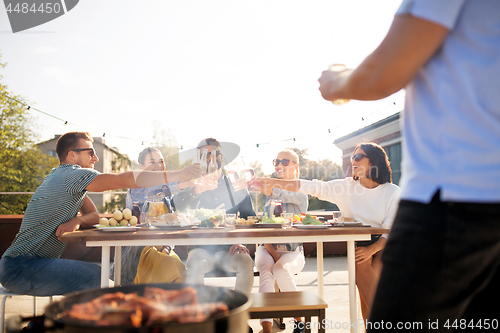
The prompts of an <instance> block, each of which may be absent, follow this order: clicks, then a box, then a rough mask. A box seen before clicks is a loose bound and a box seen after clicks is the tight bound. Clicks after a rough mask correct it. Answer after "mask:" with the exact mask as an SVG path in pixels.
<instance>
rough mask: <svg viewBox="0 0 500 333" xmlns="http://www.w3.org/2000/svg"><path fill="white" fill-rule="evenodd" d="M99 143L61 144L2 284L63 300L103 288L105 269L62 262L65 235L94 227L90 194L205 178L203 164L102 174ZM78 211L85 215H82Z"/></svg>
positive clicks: (76, 135)
mask: <svg viewBox="0 0 500 333" xmlns="http://www.w3.org/2000/svg"><path fill="white" fill-rule="evenodd" d="M92 142H93V139H92V137H91V136H90V134H89V133H87V132H69V133H66V134H64V135H62V136H61V137H60V138H59V139H58V141H57V144H56V152H57V155H58V157H59V160H60V163H61V164H60V165H59V166H58V167H57V168H54V169H53V170H52V172H51V173H50V174H49V175H48V176H47V177H46V178H45V180H44V182H43V183H42V184H41V185H40V186H39V187H38V189H37V190H36V192H35V193H34V194H33V196H32V198H31V200H30V202H29V204H28V207H27V209H26V212H25V214H24V217H23V221H22V223H21V228H20V230H19V232H18V234H17V235H16V237H15V239H14V241H13V242H12V245H11V246H10V247H9V248H8V249H7V250H6V251H5V253H4V254H3V257H2V259H1V260H0V283H1V284H2V285H3V286H4V287H5V288H7V289H8V290H10V291H12V292H15V293H18V294H24V295H34V296H49V295H60V294H66V293H70V292H74V291H77V290H82V289H87V288H97V287H99V285H100V270H101V269H100V267H99V266H98V265H95V264H93V263H88V262H83V261H76V260H68V259H60V258H59V257H60V256H61V254H62V252H63V251H64V248H65V247H66V243H63V242H61V241H60V240H59V236H61V235H62V234H64V233H65V232H72V231H75V230H78V229H80V228H82V229H83V228H91V227H92V226H93V225H94V224H96V223H99V213H98V212H97V209H96V207H95V205H94V203H93V202H92V200H91V199H90V198H89V197H88V196H87V191H92V192H102V191H105V190H112V189H120V188H138V187H150V186H155V185H160V184H164V183H167V182H172V181H176V180H186V179H191V178H197V177H200V176H201V169H200V167H199V166H197V165H190V166H188V167H186V168H184V169H182V170H179V171H130V172H125V173H120V174H106V173H99V172H98V171H96V170H94V169H93V168H94V164H95V163H96V162H97V161H98V160H99V158H98V157H97V155H96V154H95V151H94V148H93V145H92ZM78 212H80V213H81V215H77V214H78Z"/></svg>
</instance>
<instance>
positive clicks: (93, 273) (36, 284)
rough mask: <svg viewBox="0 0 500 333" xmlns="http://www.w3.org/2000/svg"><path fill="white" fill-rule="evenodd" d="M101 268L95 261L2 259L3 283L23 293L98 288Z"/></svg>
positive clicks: (57, 292) (40, 258)
mask: <svg viewBox="0 0 500 333" xmlns="http://www.w3.org/2000/svg"><path fill="white" fill-rule="evenodd" d="M100 282H101V268H100V267H99V266H98V265H96V264H93V263H89V262H84V261H78V260H69V259H58V258H42V257H38V256H33V255H19V256H16V257H14V258H11V257H3V258H2V259H1V260H0V283H1V284H2V286H4V287H5V288H6V289H7V290H9V291H11V292H14V293H16V294H21V295H33V296H51V295H64V294H68V293H72V292H75V291H78V290H83V289H91V288H99V286H100Z"/></svg>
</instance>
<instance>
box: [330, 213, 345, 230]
mask: <svg viewBox="0 0 500 333" xmlns="http://www.w3.org/2000/svg"><path fill="white" fill-rule="evenodd" d="M332 218H333V220H332V222H333V225H334V226H337V227H343V226H344V214H342V212H341V211H334V212H332Z"/></svg>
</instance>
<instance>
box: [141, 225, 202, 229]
mask: <svg viewBox="0 0 500 333" xmlns="http://www.w3.org/2000/svg"><path fill="white" fill-rule="evenodd" d="M192 227H194V225H192V224H190V225H185V226H182V225H178V224H177V225H168V224H162V225H152V226H151V227H149V228H151V229H153V230H154V229H160V230H186V229H191V228H192Z"/></svg>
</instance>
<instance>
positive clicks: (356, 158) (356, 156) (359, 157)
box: [351, 154, 368, 162]
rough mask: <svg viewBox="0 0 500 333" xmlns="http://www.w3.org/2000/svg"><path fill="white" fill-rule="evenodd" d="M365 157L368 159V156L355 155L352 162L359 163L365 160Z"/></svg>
mask: <svg viewBox="0 0 500 333" xmlns="http://www.w3.org/2000/svg"><path fill="white" fill-rule="evenodd" d="M363 157H366V158H368V156H366V155H365V154H355V155H352V156H351V160H353V161H356V162H359V161H361V160H362V159H363Z"/></svg>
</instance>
